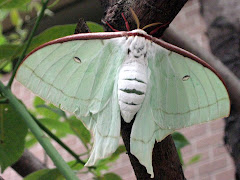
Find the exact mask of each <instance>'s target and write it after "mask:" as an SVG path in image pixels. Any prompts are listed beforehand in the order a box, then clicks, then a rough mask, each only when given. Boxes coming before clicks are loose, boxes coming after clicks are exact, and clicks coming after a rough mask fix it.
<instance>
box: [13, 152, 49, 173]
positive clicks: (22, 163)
mask: <svg viewBox="0 0 240 180" xmlns="http://www.w3.org/2000/svg"><path fill="white" fill-rule="evenodd" d="M12 168H13V169H14V170H15V171H16V172H17V173H18V174H19V175H21V176H22V177H25V176H27V175H29V174H31V173H33V172H35V171H38V170H41V169H46V168H47V167H46V166H45V165H43V163H42V162H41V161H40V160H39V159H37V158H36V157H35V156H34V155H33V154H32V153H31V152H29V151H28V150H27V149H26V150H25V151H24V153H23V155H22V157H21V158H20V159H19V160H18V161H17V162H16V163H14V164H13V165H12Z"/></svg>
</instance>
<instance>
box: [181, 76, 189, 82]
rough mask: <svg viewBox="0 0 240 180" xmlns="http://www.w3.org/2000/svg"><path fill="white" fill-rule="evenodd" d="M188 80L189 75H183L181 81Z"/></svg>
mask: <svg viewBox="0 0 240 180" xmlns="http://www.w3.org/2000/svg"><path fill="white" fill-rule="evenodd" d="M189 78H190V76H189V75H185V76H183V78H182V80H183V81H187V80H188V79H189Z"/></svg>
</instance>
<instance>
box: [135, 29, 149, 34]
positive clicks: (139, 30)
mask: <svg viewBox="0 0 240 180" xmlns="http://www.w3.org/2000/svg"><path fill="white" fill-rule="evenodd" d="M131 32H133V33H139V34H145V35H148V34H147V32H145V31H144V30H142V29H134V30H132V31H131Z"/></svg>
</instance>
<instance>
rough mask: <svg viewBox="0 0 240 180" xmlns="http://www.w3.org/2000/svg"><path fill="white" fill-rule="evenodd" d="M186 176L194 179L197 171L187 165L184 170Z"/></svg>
mask: <svg viewBox="0 0 240 180" xmlns="http://www.w3.org/2000/svg"><path fill="white" fill-rule="evenodd" d="M184 176H185V178H186V179H188V180H189V179H192V178H194V177H196V176H197V175H196V173H195V171H194V169H193V168H189V167H187V168H186V169H185V170H184Z"/></svg>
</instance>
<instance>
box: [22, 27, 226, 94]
mask: <svg viewBox="0 0 240 180" xmlns="http://www.w3.org/2000/svg"><path fill="white" fill-rule="evenodd" d="M123 36H125V37H128V36H141V37H144V38H146V39H148V40H150V41H153V42H154V43H156V44H158V45H160V46H162V47H164V48H166V49H168V50H170V51H173V52H176V53H178V54H181V55H183V56H185V57H188V58H190V59H192V60H194V61H196V62H198V63H200V64H202V65H203V66H205V67H207V68H208V69H210V70H211V71H213V72H214V73H215V74H216V75H217V76H218V77H219V79H220V80H221V81H222V82H223V84H224V85H225V87H226V84H225V82H224V81H223V79H222V77H221V76H220V75H219V74H218V73H217V71H216V70H215V69H214V68H213V67H211V66H210V65H209V64H208V63H206V62H205V61H203V60H202V59H200V58H199V57H197V56H195V55H194V54H192V53H190V52H188V51H186V50H184V49H181V48H179V47H177V46H174V45H172V44H170V43H167V42H165V41H163V40H160V39H158V38H155V37H153V36H151V35H146V34H141V33H136V32H131V31H119V32H99V33H80V34H74V35H70V36H66V37H62V38H58V39H55V40H52V41H49V42H47V43H45V44H43V45H41V46H39V47H37V48H36V49H34V50H32V51H31V52H30V53H29V54H28V55H27V56H26V57H25V58H24V60H25V59H26V58H27V57H28V56H30V55H31V54H32V53H34V52H35V51H37V50H39V49H41V48H43V47H45V46H48V45H51V44H56V43H63V42H66V41H73V40H88V39H111V38H116V37H123ZM24 60H23V61H24ZM23 61H22V62H23ZM226 89H227V88H226Z"/></svg>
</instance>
